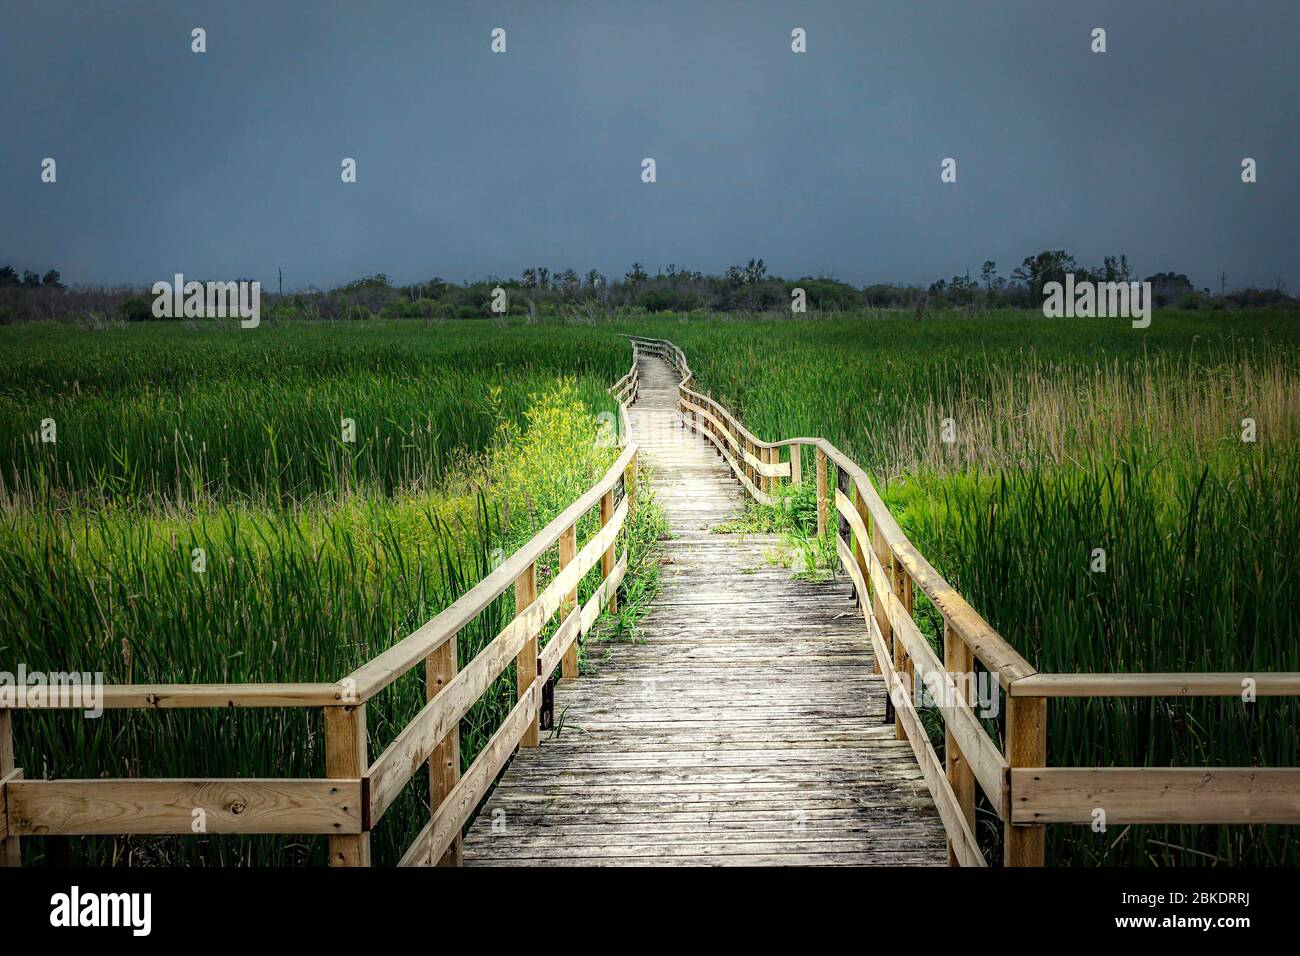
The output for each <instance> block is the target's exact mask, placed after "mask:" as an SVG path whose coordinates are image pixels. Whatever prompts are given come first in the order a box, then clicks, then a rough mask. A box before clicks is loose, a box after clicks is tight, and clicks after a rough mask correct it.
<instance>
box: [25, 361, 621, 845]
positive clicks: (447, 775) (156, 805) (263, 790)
mask: <svg viewBox="0 0 1300 956" xmlns="http://www.w3.org/2000/svg"><path fill="white" fill-rule="evenodd" d="M632 351H633V355H632V367H631V368H630V369H629V371H628V372H627V374H625V375H624V376H623V377H622V378H620V379H619V380H618V381H617V382H616V383H615V384H614V385H613V386H611V387H610V389H609V390H608V391H609V393H610V394H611V395H612V396H613V397H614V399H615V401H616V402H617V403H618V413H619V425H620V429H621V435H620V443H621V445H622V452H621V453H620V454H619V456H618V458H617V460H616V461H615V462H614V464H613V465H611V466H610V467H609V469H608V470H607V471H606V472H605V474H604V475H603V476H602V477H601V478H600V480H599V481H597V482H596V483H595V484H593V485H592V486H591V487H590V488H589V489H587V491H586V492H584V493H583V495H582V496H581V497H579V498H578V500H576V501H575V502H573V503H572V504H571V505H569V506H568V507H567V508H565V510H564V511H563V512H562V513H561V514H560V515H559V516H557V517H556V518H555V519H554V520H553V521H551V522H550V523H549V524H547V525H546V527H545V528H543V529H542V530H541V531H539V532H538V533H537V534H535V535H534V536H533V537H532V538H531V539H529V541H528V542H527V543H526V544H524V545H523V546H522V547H520V548H519V549H518V550H517V551H515V552H514V553H513V554H512V555H510V557H509V558H507V559H506V560H505V561H504V562H503V563H502V564H501V565H500V566H499V567H497V568H495V569H494V570H493V571H492V572H490V573H489V574H488V575H487V576H486V577H484V578H483V579H482V580H481V581H479V582H478V583H477V584H475V585H474V587H472V588H470V590H469V591H467V592H466V593H465V594H463V595H462V596H461V597H460V598H458V599H457V600H456V601H453V602H452V604H451V605H449V606H448V607H447V608H445V609H444V610H443V611H441V612H440V613H439V614H437V615H436V616H434V617H433V618H432V619H431V620H429V621H428V622H426V623H425V624H424V625H423V626H421V627H420V628H418V629H417V630H416V631H414V632H413V633H411V634H409V635H407V636H406V637H405V638H403V639H402V640H400V641H398V642H397V643H396V644H394V645H393V646H392V647H390V648H388V649H387V650H385V651H384V652H382V653H381V654H379V655H378V656H377V657H375V658H373V659H371V660H370V661H368V662H367V663H365V664H363V665H362V666H361V667H359V668H357V669H356V670H355V671H353V672H352V673H351V674H350V675H348V676H347V677H345V678H344V679H343V680H341V681H339V682H337V683H335V684H323V683H301V684H295V683H283V684H119V685H108V686H100V687H94V688H93V690H92V691H87V689H85V688H74V687H58V688H51V689H46V691H47V692H46V693H45V694H44V695H43V696H34V695H25V696H23V697H21V698H18V697H17V695H15V698H16V699H15V700H13V701H10V700H7V699H4V698H0V866H4V865H18V864H19V863H20V862H21V857H20V854H19V852H18V846H19V838H20V837H22V836H29V835H36V834H60V833H63V834H91V833H104V834H112V833H167V834H184V833H190V832H195V830H194V828H193V816H192V814H193V813H195V812H198V811H202V812H203V814H204V815H205V820H207V819H210V821H211V823H210V825H207V824H205V827H204V828H203V829H202V830H201V831H199V832H213V833H324V834H328V835H329V861H330V864H331V865H341V866H368V865H369V864H370V833H369V831H370V829H371V828H372V827H373V826H374V825H375V824H376V823H377V822H378V821H379V819H380V818H381V817H382V816H383V814H384V812H385V811H386V810H387V809H388V808H389V807H390V806H391V805H392V802H393V800H394V799H395V798H396V797H397V795H398V794H399V793H400V792H401V790H402V788H403V787H404V786H405V785H406V784H407V783H409V782H410V780H411V778H412V777H413V775H414V772H415V770H416V769H417V768H418V767H419V765H420V764H422V763H424V762H426V761H428V762H429V764H430V797H431V801H430V802H431V806H432V816H431V820H430V822H429V824H428V825H427V826H426V827H425V828H424V830H423V831H421V833H420V835H419V836H417V837H416V840H415V842H414V843H413V844H412V846H411V849H409V850H408V851H407V854H406V855H405V856H404V857H403V861H402V862H403V863H412V862H416V863H418V862H427V863H438V862H450V863H459V854H458V852H457V850H458V844H459V836H460V827H461V826H462V825H463V824H464V822H465V821H466V819H467V818H468V816H469V815H470V814H471V813H472V812H473V810H474V808H475V807H476V806H477V804H478V801H479V800H480V799H481V798H482V796H483V795H484V793H486V790H487V787H488V785H489V784H490V783H491V781H492V780H493V779H495V776H496V774H497V773H498V772H499V771H500V769H501V767H502V766H503V765H504V763H505V761H506V760H508V759H509V757H510V754H511V753H512V752H513V751H514V748H515V746H516V745H519V744H520V743H521V742H523V743H525V744H527V742H528V740H529V738H530V737H531V738H533V739H534V740H535V735H536V728H537V718H538V712H539V707H540V705H541V699H542V688H543V686H544V685H545V683H546V681H547V680H548V679H549V677H550V675H551V673H552V672H553V671H554V670H555V668H556V667H557V666H559V664H560V662H561V660H562V659H564V660H566V661H568V660H570V659H571V666H570V664H566V676H568V677H576V676H577V658H576V646H577V645H576V642H577V640H578V638H579V637H580V636H581V635H583V634H586V633H587V632H588V631H590V629H591V628H592V627H593V626H594V624H595V622H596V620H597V618H598V617H599V616H600V614H601V612H602V610H603V609H605V608H606V607H609V608H611V609H613V608H614V607H615V606H616V605H615V593H616V590H617V588H618V586H619V584H620V583H621V582H622V580H623V577H624V575H625V574H626V571H627V552H626V551H624V552H623V554H622V555H621V556H617V557H616V556H615V555H616V547H615V545H616V541H617V538H618V535H619V533H620V531H621V530H622V528H623V526H624V523H625V521H626V519H627V517H628V515H629V514H630V513H631V511H632V508H633V507H634V502H635V498H636V495H635V482H636V474H637V454H638V449H637V445H636V443H635V442H631V441H629V440H628V435H629V429H628V422H627V404H628V402H629V401H634V400H635V397H636V393H637V389H638V384H639V378H640V376H639V371H638V367H637V355H638V352H639V348H638V346H637V345H636V344H635V343H634V344H633V349H632ZM620 483H621V484H623V486H624V495H623V497H622V499H621V500H620V501H619V503H618V505H617V507H616V506H615V504H614V492H615V490H616V489H617V487H618V486H619V484H620ZM598 505H599V507H600V516H601V527H600V530H599V531H598V532H597V533H596V534H595V535H593V536H592V537H591V539H590V540H589V541H588V542H587V543H586V544H585V545H584V546H583V547H582V549H581V550H576V536H575V532H576V529H577V524H578V521H579V519H581V518H582V517H584V516H585V515H586V514H587V513H588V512H589V511H591V510H592V509H593V508H595V507H597V506H598ZM557 541H561V542H562V545H561V551H562V552H563V551H564V550H565V547H564V543H565V542H567V544H568V545H569V546H571V547H573V548H574V549H575V551H576V553H573V554H572V555H570V556H568V558H567V560H566V558H565V557H563V556H562V558H561V561H562V563H563V565H564V567H563V568H562V569H561V570H560V572H559V573H558V574H557V575H556V576H555V578H554V579H553V580H552V581H551V582H550V583H549V584H548V585H547V586H546V588H545V589H544V590H543V591H542V592H541V594H535V593H533V592H531V591H529V590H527V589H524V590H520V588H519V586H518V583H519V582H520V581H521V580H523V579H528V580H531V581H535V580H536V567H537V561H538V559H539V558H540V557H541V556H542V555H543V554H544V553H545V552H546V551H547V550H548V549H549V548H550V547H551V546H552V545H554V544H555V543H556V542H557ZM598 564H599V566H600V568H601V577H602V579H601V583H600V584H599V586H598V587H597V588H596V591H595V593H594V594H593V595H592V596H591V598H590V599H589V600H588V601H587V603H586V604H585V605H583V606H582V607H576V606H573V602H576V597H577V588H578V583H579V582H580V581H581V580H582V578H583V577H584V576H585V575H586V574H587V572H589V571H590V570H592V569H593V568H594V567H596V566H597V565H598ZM511 586H515V587H516V596H517V598H518V597H519V596H520V595H525V596H526V598H527V599H526V600H525V601H522V602H520V603H522V604H523V606H522V607H517V608H516V614H515V617H514V619H513V620H512V621H511V622H510V623H509V624H508V625H507V626H506V627H505V629H504V630H502V632H501V633H500V634H498V635H497V636H496V638H495V639H494V640H492V641H491V642H490V643H489V644H488V646H487V647H485V648H484V649H483V650H482V651H480V652H479V653H478V654H477V655H476V656H475V658H474V659H473V660H472V661H471V662H470V663H469V664H468V665H467V666H466V667H465V669H464V670H461V671H459V672H458V671H457V666H456V655H455V646H456V638H457V635H458V634H459V632H460V631H461V629H462V628H464V627H465V625H467V624H468V623H470V621H472V620H473V619H474V617H475V616H477V615H478V614H479V613H480V612H481V611H483V610H484V609H485V608H486V607H487V606H488V605H489V604H491V603H492V602H493V601H494V600H496V599H497V598H498V597H499V596H500V595H501V594H503V593H504V592H505V591H506V589H507V588H509V587H511ZM562 606H563V607H565V616H564V620H563V622H562V623H561V625H560V627H559V629H558V630H557V631H556V632H555V633H554V634H553V635H552V637H551V640H550V641H549V642H548V643H547V645H546V647H545V649H544V650H543V651H542V652H541V653H540V654H538V653H537V651H536V649H535V648H536V642H537V639H538V637H539V636H540V635H541V633H542V631H543V629H544V628H545V626H546V624H547V622H548V621H549V620H550V618H551V617H552V616H553V615H554V614H555V613H556V611H557V610H559V609H560V608H561V607H562ZM530 647H531V648H533V649H532V650H530V651H529V652H528V654H527V660H524V659H519V661H518V664H519V668H520V679H519V700H518V702H517V703H516V705H515V707H514V708H513V709H512V710H511V711H510V713H509V715H508V716H507V717H506V719H505V721H504V722H503V723H502V725H501V727H499V728H498V729H497V731H496V733H495V734H493V736H492V738H491V739H490V740H489V742H488V744H487V746H486V747H485V748H484V750H483V752H482V753H480V754H479V756H478V757H477V758H476V759H475V761H474V763H473V764H471V765H470V768H469V770H468V771H467V772H466V774H465V776H464V777H463V778H462V777H461V775H460V766H459V764H460V757H459V730H458V725H459V722H460V719H461V718H462V717H464V715H465V714H466V713H467V712H468V711H469V708H470V706H471V705H472V704H473V703H474V701H475V700H477V699H478V697H479V696H481V695H482V693H483V692H484V691H485V690H487V688H488V687H489V686H491V684H492V682H493V681H495V680H496V679H497V678H498V677H499V676H500V675H501V673H502V672H503V671H504V670H505V669H506V667H507V666H508V665H509V663H510V661H511V660H515V659H516V655H517V654H519V653H521V652H522V651H523V650H525V649H527V648H530ZM422 662H423V663H424V664H425V682H426V693H427V697H428V702H427V703H426V705H425V706H424V707H423V708H422V709H421V710H420V712H419V713H418V714H417V715H416V717H415V718H414V719H413V720H412V721H411V722H410V723H409V724H407V726H406V727H404V728H403V729H402V730H401V731H400V732H399V734H398V736H397V738H396V739H395V740H394V741H393V742H392V743H391V744H390V745H389V746H388V747H387V748H386V749H385V750H384V751H383V753H382V754H380V756H379V757H378V758H377V759H376V760H375V761H374V762H373V763H371V762H370V761H369V760H368V758H367V754H368V749H369V748H368V739H367V732H366V717H365V715H366V702H367V701H368V700H369V699H370V698H371V697H373V696H374V695H375V694H376V693H378V692H379V691H381V690H382V689H384V688H385V687H387V686H389V685H390V684H392V683H393V682H394V681H395V680H397V678H399V677H400V676H402V675H403V674H405V673H407V672H408V671H409V670H411V669H412V668H413V667H415V666H416V665H418V664H420V663H422ZM534 667H535V668H536V674H535V675H534V674H532V673H531V671H532V669H533V668H534ZM88 693H91V694H93V696H92V697H89V698H88V697H87V694H88ZM96 705H99V706H103V707H105V708H138V709H168V708H182V707H188V708H197V707H320V708H321V709H322V713H323V716H324V725H325V754H326V760H325V763H326V767H325V771H326V777H325V778H324V779H308V780H280V779H271V780H259V779H251V778H234V779H224V780H213V779H197V780H162V779H150V778H131V779H124V780H107V779H105V780H25V779H24V778H23V771H22V768H20V767H15V766H13V759H12V756H13V744H12V733H13V722H12V711H13V710H14V709H17V708H19V707H23V708H25V709H46V710H50V709H74V708H75V709H87V708H88V707H90V706H96Z"/></svg>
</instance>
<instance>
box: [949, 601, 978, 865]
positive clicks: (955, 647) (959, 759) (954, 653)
mask: <svg viewBox="0 0 1300 956" xmlns="http://www.w3.org/2000/svg"><path fill="white" fill-rule="evenodd" d="M943 666H944V669H945V670H946V671H947V672H948V673H949V674H951V675H952V677H953V683H954V684H955V685H956V686H957V693H958V694H960V695H961V697H962V698H963V699H964V700H965V701H966V703H967V704H970V703H973V701H972V698H971V691H972V689H973V684H972V683H971V680H972V678H973V676H974V673H975V655H974V654H973V653H971V649H970V647H969V646H968V645H967V644H966V642H965V641H963V640H962V639H961V638H960V637H958V636H957V635H956V634H954V633H953V632H952V629H951V628H950V627H949V626H948V621H947V620H946V619H945V620H944V622H943ZM954 703H956V701H954ZM943 763H944V768H945V769H946V770H947V772H948V783H949V784H950V785H951V786H952V792H953V793H954V794H955V795H956V797H957V806H958V807H959V808H960V809H961V813H962V816H964V817H965V818H966V823H967V825H968V826H969V827H970V828H971V832H972V833H973V832H975V773H974V771H972V770H971V768H970V764H969V763H967V762H966V758H965V757H964V756H962V752H961V748H959V747H958V746H957V740H956V738H954V737H953V735H952V731H951V730H950V729H949V728H948V722H947V721H944V733H943ZM948 865H949V866H958V865H959V864H958V862H957V854H956V853H954V852H953V849H952V840H951V839H949V840H948Z"/></svg>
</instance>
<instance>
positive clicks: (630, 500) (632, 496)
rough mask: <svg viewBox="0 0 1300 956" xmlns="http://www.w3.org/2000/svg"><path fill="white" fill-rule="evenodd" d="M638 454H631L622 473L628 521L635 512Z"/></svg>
mask: <svg viewBox="0 0 1300 956" xmlns="http://www.w3.org/2000/svg"><path fill="white" fill-rule="evenodd" d="M639 454H640V453H639V452H635V451H634V452H632V460H631V461H629V462H628V463H627V468H626V469H625V470H624V472H623V494H625V495H626V496H627V516H628V518H629V519H630V518H631V517H632V513H633V512H634V511H636V474H637V467H638V462H637V458H638V456H639Z"/></svg>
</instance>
